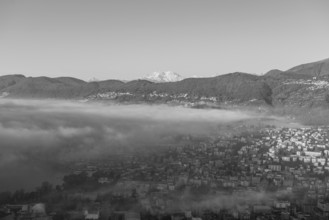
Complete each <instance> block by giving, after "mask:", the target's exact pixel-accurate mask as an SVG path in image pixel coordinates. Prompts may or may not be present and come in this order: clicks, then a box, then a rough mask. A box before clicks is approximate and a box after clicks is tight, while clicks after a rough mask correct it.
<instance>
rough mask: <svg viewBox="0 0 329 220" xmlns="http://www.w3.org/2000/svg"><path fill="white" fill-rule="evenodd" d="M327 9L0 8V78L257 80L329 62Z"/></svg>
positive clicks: (32, 3) (83, 3)
mask: <svg viewBox="0 0 329 220" xmlns="http://www.w3.org/2000/svg"><path fill="white" fill-rule="evenodd" d="M328 11H329V1H328V0H289V1H287V0H272V1H271V0H248V1H246V0H106V1H105V0H104V1H101V0H56V1H55V0H53V1H50V0H29V1H26V0H20V1H18V0H0V75H7V74H24V75H26V76H41V75H42V76H49V77H58V76H72V77H77V78H80V79H84V80H89V79H91V78H97V79H100V80H103V79H125V80H130V79H136V78H140V77H143V76H145V75H147V74H150V73H152V72H155V71H160V72H162V71H169V70H170V71H174V72H177V73H178V74H180V75H182V76H184V77H189V76H195V75H196V76H213V75H220V74H225V73H230V72H236V71H240V72H248V73H255V74H263V73H265V72H267V71H269V70H271V69H281V70H287V69H289V68H291V67H293V66H296V65H299V64H302V63H308V62H313V61H318V60H322V59H326V58H328V57H329V41H328V39H329V13H328Z"/></svg>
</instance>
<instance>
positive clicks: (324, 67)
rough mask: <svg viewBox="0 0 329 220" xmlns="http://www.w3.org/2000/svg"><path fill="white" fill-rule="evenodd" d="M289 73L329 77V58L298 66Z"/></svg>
mask: <svg viewBox="0 0 329 220" xmlns="http://www.w3.org/2000/svg"><path fill="white" fill-rule="evenodd" d="M287 72H294V73H297V74H302V75H307V76H313V77H319V76H326V75H329V58H328V59H325V60H321V61H317V62H313V63H306V64H302V65H298V66H296V67H293V68H291V69H289V70H288V71H287Z"/></svg>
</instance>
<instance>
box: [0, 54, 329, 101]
mask: <svg viewBox="0 0 329 220" xmlns="http://www.w3.org/2000/svg"><path fill="white" fill-rule="evenodd" d="M328 91H329V59H325V60H321V61H317V62H312V63H307V64H301V65H298V66H295V67H293V68H290V69H288V70H287V71H281V70H277V69H274V70H270V71H269V72H267V73H266V74H264V75H255V74H249V73H243V72H234V73H228V74H223V75H218V76H214V77H203V78H185V79H181V80H177V81H173V82H171V81H170V82H154V81H150V80H147V79H138V80H132V81H128V82H123V81H120V80H111V79H109V80H103V81H92V82H86V81H83V80H80V79H76V78H73V77H56V78H50V77H45V76H43V77H25V76H23V75H5V76H0V95H1V94H3V95H2V97H8V98H60V99H92V100H115V101H119V102H122V101H124V102H127V101H128V102H129V101H138V102H156V103H168V102H173V101H174V102H182V103H187V102H189V103H193V102H212V103H219V104H220V103H237V104H239V103H240V104H255V103H257V104H260V105H290V104H293V105H299V106H328V104H329V103H328V100H329V98H327V96H328V97H329V95H328V94H329V92H328ZM313 96H314V97H315V98H312V97H313ZM306 97H307V98H306Z"/></svg>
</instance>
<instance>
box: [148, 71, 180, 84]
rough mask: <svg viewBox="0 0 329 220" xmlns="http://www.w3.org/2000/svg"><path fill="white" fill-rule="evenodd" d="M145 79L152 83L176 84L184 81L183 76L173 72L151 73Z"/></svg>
mask: <svg viewBox="0 0 329 220" xmlns="http://www.w3.org/2000/svg"><path fill="white" fill-rule="evenodd" d="M143 79H146V80H149V81H152V82H176V81H180V80H182V79H183V77H182V76H181V75H179V74H178V73H175V72H172V71H166V72H154V73H151V74H149V75H147V76H145V77H143Z"/></svg>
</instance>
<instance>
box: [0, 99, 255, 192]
mask: <svg viewBox="0 0 329 220" xmlns="http://www.w3.org/2000/svg"><path fill="white" fill-rule="evenodd" d="M258 117H259V116H258V115H256V114H254V113H252V112H242V111H227V110H215V109H212V110H202V109H190V108H184V107H170V106H165V105H158V106H154V105H114V104H101V103H77V102H69V101H54V100H43V101H40V100H9V99H2V100H0V140H1V143H0V160H1V162H0V178H1V179H4V178H5V179H6V181H2V183H0V187H2V188H4V189H6V188H8V187H9V188H10V187H12V188H13V187H18V186H20V185H22V181H23V182H24V180H25V179H27V177H29V179H35V180H36V181H35V182H33V181H32V180H31V181H30V182H31V184H30V187H32V186H34V185H37V184H39V182H40V179H42V178H45V179H48V178H50V176H52V175H53V174H59V173H60V172H61V169H59V168H60V167H61V166H62V165H64V164H66V163H67V162H70V161H74V160H79V159H95V158H100V157H105V156H107V155H109V154H113V153H115V152H117V151H121V152H125V151H126V152H130V151H136V150H141V149H146V150H147V149H151V148H156V147H160V146H163V145H166V144H169V142H170V141H173V137H175V136H177V135H185V134H191V135H206V134H213V135H218V133H219V132H221V131H222V130H221V128H220V125H227V124H230V123H232V122H239V121H244V120H249V119H256V118H258ZM59 170H60V171H59ZM4 173H7V174H6V175H4ZM45 173H47V175H44V174H45ZM48 173H49V175H48ZM9 179H12V180H11V181H10V180H9ZM25 185H28V184H27V183H26V184H25ZM22 187H23V186H22Z"/></svg>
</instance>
